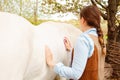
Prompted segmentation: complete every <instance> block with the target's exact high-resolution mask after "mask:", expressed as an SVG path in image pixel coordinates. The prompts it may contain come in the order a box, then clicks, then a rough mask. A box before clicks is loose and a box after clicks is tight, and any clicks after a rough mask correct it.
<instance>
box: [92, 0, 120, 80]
mask: <svg viewBox="0 0 120 80" xmlns="http://www.w3.org/2000/svg"><path fill="white" fill-rule="evenodd" d="M91 2H92V3H93V5H96V4H98V5H100V6H101V7H102V8H103V9H104V10H105V14H104V13H103V12H102V11H101V14H102V17H103V18H104V19H105V20H107V22H108V34H107V35H108V39H107V56H106V62H107V63H110V64H111V65H112V68H113V73H112V76H111V78H112V79H115V80H119V79H120V19H118V18H117V17H116V16H117V12H119V9H118V8H119V6H120V0H108V5H103V4H102V3H101V2H100V1H97V0H91ZM96 6H97V5H96Z"/></svg>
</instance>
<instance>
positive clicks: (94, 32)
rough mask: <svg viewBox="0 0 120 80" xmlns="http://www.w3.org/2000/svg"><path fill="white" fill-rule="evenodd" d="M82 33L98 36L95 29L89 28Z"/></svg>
mask: <svg viewBox="0 0 120 80" xmlns="http://www.w3.org/2000/svg"><path fill="white" fill-rule="evenodd" d="M84 33H85V34H92V35H95V36H98V34H97V30H96V28H91V29H89V30H87V31H85V32H84Z"/></svg>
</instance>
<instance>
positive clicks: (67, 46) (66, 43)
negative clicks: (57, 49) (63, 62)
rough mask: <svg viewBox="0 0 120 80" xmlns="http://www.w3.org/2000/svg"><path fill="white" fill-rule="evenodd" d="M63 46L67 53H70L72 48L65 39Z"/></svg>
mask: <svg viewBox="0 0 120 80" xmlns="http://www.w3.org/2000/svg"><path fill="white" fill-rule="evenodd" d="M64 44H65V48H66V50H67V51H70V50H71V48H72V46H71V44H70V41H69V40H68V38H67V37H65V38H64Z"/></svg>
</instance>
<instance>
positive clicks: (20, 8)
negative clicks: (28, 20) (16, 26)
mask: <svg viewBox="0 0 120 80" xmlns="http://www.w3.org/2000/svg"><path fill="white" fill-rule="evenodd" d="M19 15H20V16H22V0H20V14H19Z"/></svg>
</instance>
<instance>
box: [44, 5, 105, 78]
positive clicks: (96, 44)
mask: <svg viewBox="0 0 120 80" xmlns="http://www.w3.org/2000/svg"><path fill="white" fill-rule="evenodd" d="M80 24H81V30H82V31H83V33H82V34H81V35H80V36H79V37H78V39H77V42H76V45H75V47H74V56H73V59H72V65H71V67H67V66H64V64H63V63H57V64H55V63H54V62H53V57H52V53H51V50H50V49H49V48H48V47H47V46H46V48H45V49H46V61H47V64H48V66H49V67H52V68H53V69H54V71H55V72H56V73H57V74H59V75H60V76H63V77H66V78H67V79H70V80H103V78H104V75H103V74H104V70H103V69H104V56H105V45H104V40H103V32H102V30H101V28H100V12H99V10H98V8H97V7H96V6H87V7H85V8H83V9H82V10H81V11H80ZM65 46H66V50H68V51H70V49H71V46H70V42H69V40H68V39H67V38H65ZM101 57H103V58H101ZM99 75H100V77H99Z"/></svg>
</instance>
